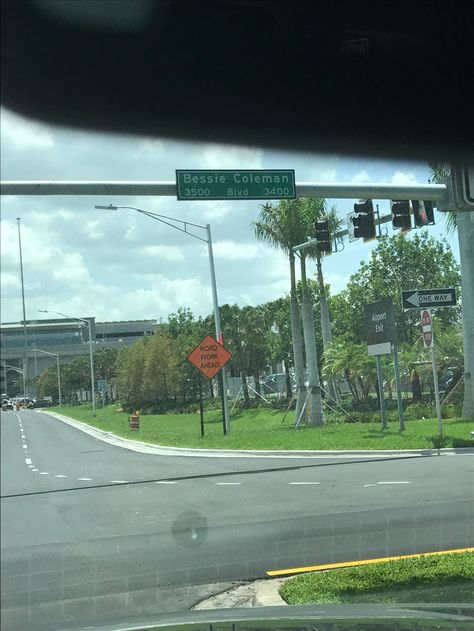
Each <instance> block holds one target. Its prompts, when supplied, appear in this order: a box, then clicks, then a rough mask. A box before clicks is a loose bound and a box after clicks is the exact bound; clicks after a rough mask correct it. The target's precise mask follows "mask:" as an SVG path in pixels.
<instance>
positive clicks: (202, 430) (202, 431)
mask: <svg viewBox="0 0 474 631" xmlns="http://www.w3.org/2000/svg"><path fill="white" fill-rule="evenodd" d="M199 416H200V418H201V436H204V408H203V405H202V379H201V376H199Z"/></svg>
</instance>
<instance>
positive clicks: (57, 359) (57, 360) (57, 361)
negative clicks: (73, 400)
mask: <svg viewBox="0 0 474 631" xmlns="http://www.w3.org/2000/svg"><path fill="white" fill-rule="evenodd" d="M56 366H57V369H58V403H59V405H61V404H62V397H61V372H60V370H59V355H56Z"/></svg>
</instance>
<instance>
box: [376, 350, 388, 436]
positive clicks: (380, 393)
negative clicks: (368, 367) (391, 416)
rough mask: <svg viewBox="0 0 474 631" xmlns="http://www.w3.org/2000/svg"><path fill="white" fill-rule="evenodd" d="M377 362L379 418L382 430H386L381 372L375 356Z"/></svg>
mask: <svg viewBox="0 0 474 631" xmlns="http://www.w3.org/2000/svg"><path fill="white" fill-rule="evenodd" d="M375 361H376V362H377V381H378V382H379V399H380V416H381V418H382V429H387V411H386V410H385V396H384V390H383V371H382V362H381V361H380V355H376V356H375Z"/></svg>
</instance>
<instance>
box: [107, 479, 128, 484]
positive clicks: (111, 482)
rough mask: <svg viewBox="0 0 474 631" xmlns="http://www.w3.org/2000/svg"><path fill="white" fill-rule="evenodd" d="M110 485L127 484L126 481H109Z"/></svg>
mask: <svg viewBox="0 0 474 631" xmlns="http://www.w3.org/2000/svg"><path fill="white" fill-rule="evenodd" d="M110 484H128V480H110Z"/></svg>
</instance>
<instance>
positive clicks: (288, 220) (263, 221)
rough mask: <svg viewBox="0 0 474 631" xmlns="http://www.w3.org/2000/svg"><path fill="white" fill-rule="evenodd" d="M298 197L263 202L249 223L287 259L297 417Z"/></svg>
mask: <svg viewBox="0 0 474 631" xmlns="http://www.w3.org/2000/svg"><path fill="white" fill-rule="evenodd" d="M300 207H301V202H300V200H297V199H296V200H282V201H280V202H279V203H278V204H277V205H276V206H273V205H272V204H270V203H267V204H263V205H262V207H261V211H260V214H259V218H258V221H256V222H255V223H254V224H253V227H254V233H255V236H256V237H257V239H260V240H261V241H265V242H266V243H269V244H270V245H272V246H273V247H275V248H279V249H281V250H283V251H284V252H285V253H286V254H287V255H288V260H289V263H290V287H291V289H290V322H291V338H292V346H293V365H294V369H295V381H296V418H297V419H298V418H299V417H300V414H301V412H302V410H303V406H304V399H305V379H304V359H303V340H302V335H301V319H300V314H299V309H298V302H297V298H296V274H295V255H294V252H293V250H292V248H293V247H294V246H295V245H297V244H298V243H301V242H302V240H304V239H306V236H307V234H306V232H307V230H306V217H305V216H304V214H303V213H302V212H298V211H299V209H300Z"/></svg>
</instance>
